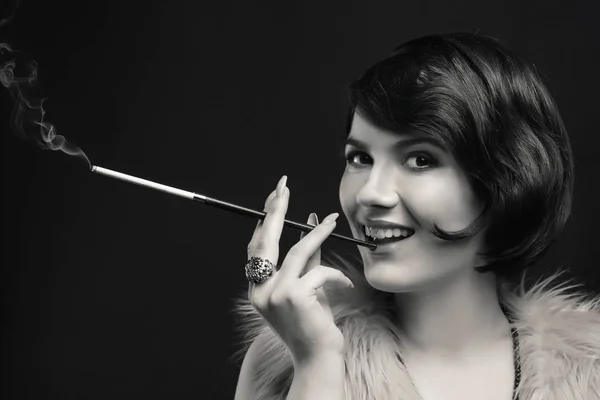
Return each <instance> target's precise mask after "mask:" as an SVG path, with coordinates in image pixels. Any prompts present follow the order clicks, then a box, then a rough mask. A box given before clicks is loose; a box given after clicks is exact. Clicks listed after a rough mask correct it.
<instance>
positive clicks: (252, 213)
mask: <svg viewBox="0 0 600 400" xmlns="http://www.w3.org/2000/svg"><path fill="white" fill-rule="evenodd" d="M92 172H95V173H97V174H100V175H104V176H109V177H111V178H115V179H119V180H122V181H125V182H129V183H135V184H136V185H140V186H145V187H147V188H150V189H155V190H159V191H161V192H165V193H169V194H172V195H175V196H179V197H184V198H186V199H188V200H194V201H199V202H201V203H204V204H208V205H210V206H214V207H217V208H220V209H223V210H227V211H232V212H235V213H237V214H240V215H245V216H248V217H254V218H258V219H260V220H262V219H264V218H265V215H266V213H265V212H262V211H256V210H252V209H250V208H246V207H242V206H238V205H237V204H233V203H228V202H226V201H222V200H218V199H215V198H211V197H208V196H204V195H201V194H198V193H194V192H189V191H187V190H181V189H177V188H174V187H172V186H167V185H163V184H160V183H156V182H152V181H149V180H147V179H142V178H138V177H136V176H131V175H127V174H124V173H121V172H117V171H113V170H110V169H107V168H103V167H98V166H93V167H92ZM283 225H284V226H288V227H290V228H294V229H296V230H299V231H302V232H310V231H312V230H313V229H314V226H312V225H306V224H301V223H299V222H295V221H290V220H287V219H286V220H284V221H283ZM329 237H334V238H337V239H342V240H346V241H348V242H352V243H355V244H357V245H359V246H365V247H368V248H370V249H375V248H377V245H376V244H374V243H369V242H365V241H362V240H358V239H354V238H351V237H347V236H342V235H339V234H337V233H331V234H330V235H329Z"/></svg>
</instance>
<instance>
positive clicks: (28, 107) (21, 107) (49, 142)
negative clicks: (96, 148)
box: [0, 43, 92, 168]
mask: <svg viewBox="0 0 600 400" xmlns="http://www.w3.org/2000/svg"><path fill="white" fill-rule="evenodd" d="M17 67H18V65H17V60H16V57H15V55H14V51H13V50H12V48H11V47H10V45H8V44H7V43H0V83H2V86H4V87H5V88H6V89H8V92H9V94H10V97H11V98H12V100H13V102H14V108H13V110H12V115H11V121H10V122H11V126H12V130H13V132H14V133H15V134H16V135H17V136H18V137H20V138H22V139H24V140H26V141H28V142H31V143H34V144H35V145H36V146H37V147H39V148H41V149H44V150H60V151H62V152H64V153H65V154H68V155H71V156H76V157H78V158H80V159H82V160H84V161H85V162H86V163H87V164H88V167H89V168H91V167H92V164H91V162H90V160H89V159H88V157H87V156H86V155H85V153H84V152H83V150H81V149H80V148H79V147H77V146H76V145H74V144H73V143H70V142H69V141H68V140H67V139H66V138H65V137H64V136H62V135H59V134H58V133H57V132H56V128H55V127H54V125H52V124H51V123H49V122H47V121H44V115H45V111H44V107H43V105H44V101H45V99H44V98H38V97H36V96H35V95H34V94H33V89H34V87H35V84H36V79H37V71H38V69H37V63H36V62H35V61H31V62H29V63H27V64H26V66H25V67H24V70H25V73H24V74H23V76H18V74H17V73H16V71H17V70H18V68H17Z"/></svg>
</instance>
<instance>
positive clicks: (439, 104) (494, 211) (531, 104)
mask: <svg viewBox="0 0 600 400" xmlns="http://www.w3.org/2000/svg"><path fill="white" fill-rule="evenodd" d="M349 98H350V113H349V119H348V124H347V129H346V134H348V133H349V132H350V128H351V124H352V118H353V115H354V113H355V112H357V113H359V114H360V115H361V116H363V117H365V118H366V119H368V120H369V121H370V122H371V123H373V124H375V125H376V126H378V127H380V128H382V129H386V130H390V131H395V132H407V131H412V130H419V131H421V132H423V133H426V134H428V135H430V136H432V137H433V138H435V139H437V140H438V141H439V142H441V143H442V144H443V146H444V147H445V148H446V149H448V151H449V152H450V153H451V154H452V155H453V156H454V157H455V159H456V160H457V162H458V163H459V165H460V166H461V168H462V169H463V171H464V172H465V173H466V175H467V177H468V179H469V181H470V184H471V186H472V188H473V189H474V191H475V193H476V195H477V196H478V197H479V198H480V200H482V201H483V203H484V205H485V206H484V209H483V211H482V213H481V215H480V216H479V217H478V218H477V219H476V220H475V221H473V222H472V223H471V224H470V225H469V226H468V227H466V228H465V229H463V230H461V231H456V232H446V231H443V230H441V229H440V228H439V227H438V226H436V225H435V224H434V226H433V229H432V233H433V234H435V235H436V236H437V237H439V238H441V239H443V240H448V241H456V240H463V239H466V238H469V237H471V236H473V235H475V234H477V233H478V232H480V231H481V230H482V229H484V228H485V229H486V231H485V232H484V234H485V243H486V248H485V250H484V251H483V252H482V253H481V255H482V256H484V257H485V259H486V260H487V264H486V265H485V266H484V267H480V268H478V270H479V271H481V272H485V271H494V272H496V273H497V274H498V275H508V274H512V273H515V272H517V271H522V270H523V269H524V268H525V267H527V266H530V265H532V264H533V263H534V262H536V261H537V260H538V259H539V258H540V257H541V256H542V255H543V254H544V253H545V251H546V250H547V248H548V247H549V245H550V244H551V243H552V242H553V241H554V240H555V239H556V238H557V236H558V235H559V234H560V232H561V231H562V229H563V227H564V225H565V223H566V221H567V219H568V217H569V214H570V212H571V202H572V193H573V161H572V153H571V146H570V143H569V138H568V135H567V131H566V129H565V126H564V124H563V121H562V119H561V117H560V114H559V111H558V108H557V106H556V104H555V102H554V100H553V99H552V96H551V95H550V93H549V92H548V90H547V88H546V86H545V85H544V83H543V81H542V79H541V77H540V75H539V74H538V72H537V71H536V69H535V67H534V66H533V64H531V63H529V62H527V61H525V60H524V59H522V58H521V57H520V56H519V55H518V54H517V53H515V52H514V51H513V50H511V49H509V48H507V47H506V46H504V45H503V44H501V43H500V42H499V41H498V40H496V39H493V38H489V37H484V36H480V35H476V34H469V33H452V34H445V35H431V36H426V37H422V38H419V39H415V40H411V41H409V42H406V43H404V44H402V45H400V46H399V47H397V48H396V49H395V51H394V52H393V53H392V54H391V55H390V56H389V57H387V58H386V59H384V60H383V61H380V62H378V63H376V64H375V65H373V66H372V67H370V68H369V69H368V70H367V71H366V72H365V73H364V74H363V75H362V76H361V77H360V78H358V79H356V80H355V81H354V82H352V83H351V84H350V87H349Z"/></svg>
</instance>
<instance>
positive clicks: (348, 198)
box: [338, 173, 362, 226]
mask: <svg viewBox="0 0 600 400" xmlns="http://www.w3.org/2000/svg"><path fill="white" fill-rule="evenodd" d="M361 184H362V183H361V179H360V177H359V176H358V175H352V174H347V173H345V174H344V175H342V179H341V180H340V188H339V193H338V195H339V199H340V205H341V207H342V211H343V213H344V215H345V216H346V218H347V219H349V220H352V219H353V218H354V217H355V216H356V211H357V208H358V204H357V203H356V196H357V194H358V191H359V190H360V187H361ZM350 225H351V226H352V224H350Z"/></svg>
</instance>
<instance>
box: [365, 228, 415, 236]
mask: <svg viewBox="0 0 600 400" xmlns="http://www.w3.org/2000/svg"><path fill="white" fill-rule="evenodd" d="M365 234H366V235H367V236H369V237H371V238H373V239H385V238H391V237H403V238H405V237H408V236H410V234H411V232H410V231H409V230H408V229H400V228H394V229H379V228H372V227H369V226H365Z"/></svg>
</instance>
